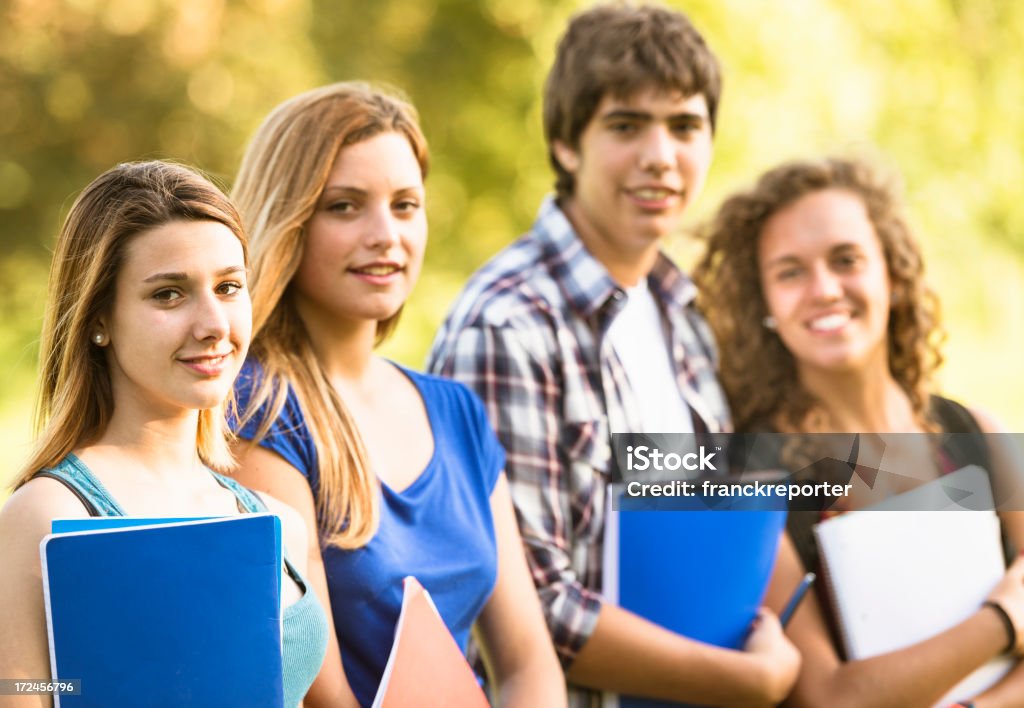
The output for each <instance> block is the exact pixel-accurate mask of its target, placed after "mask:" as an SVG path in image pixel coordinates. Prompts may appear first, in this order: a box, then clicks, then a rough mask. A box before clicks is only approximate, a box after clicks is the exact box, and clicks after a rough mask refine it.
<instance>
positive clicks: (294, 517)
mask: <svg viewBox="0 0 1024 708" xmlns="http://www.w3.org/2000/svg"><path fill="white" fill-rule="evenodd" d="M256 493H257V494H259V497H260V499H262V500H263V503H264V504H266V505H267V509H268V510H269V511H270V513H271V514H276V515H277V517H278V518H280V519H281V540H282V542H283V543H284V547H285V548H286V549H287V550H288V559H289V560H290V561H291V562H292V563H293V564H295V566H296V567H298V569H299V571H301V572H304V571H305V564H306V561H305V559H306V555H307V552H306V546H307V544H308V542H309V536H308V534H307V533H306V522H305V521H303V519H302V515H301V514H299V512H297V511H296V510H295V509H293V508H292V507H290V506H288V505H287V504H285V503H284V502H282V501H280V500H278V499H275V498H274V497H272V496H271V495H269V494H267V493H266V492H256Z"/></svg>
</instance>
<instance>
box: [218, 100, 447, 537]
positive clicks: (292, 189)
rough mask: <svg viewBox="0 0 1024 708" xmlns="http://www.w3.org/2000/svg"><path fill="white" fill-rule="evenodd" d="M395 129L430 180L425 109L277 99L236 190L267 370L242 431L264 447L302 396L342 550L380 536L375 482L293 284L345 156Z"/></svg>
mask: <svg viewBox="0 0 1024 708" xmlns="http://www.w3.org/2000/svg"><path fill="white" fill-rule="evenodd" d="M389 132H393V133H397V134H399V135H401V136H403V137H404V138H405V139H406V140H408V141H409V145H410V146H411V148H412V151H413V154H414V155H415V157H416V161H417V162H418V163H419V166H420V171H421V173H422V175H423V177H424V178H426V176H427V171H428V167H429V161H430V160H429V152H428V149H427V141H426V138H424V137H423V132H422V131H421V130H420V126H419V119H418V116H417V114H416V109H415V108H413V106H412V105H411V104H410V103H408V102H407V101H405V100H404V99H403V98H400V97H399V96H398V95H397V92H394V91H393V90H391V89H388V90H386V91H385V90H382V89H377V88H374V87H372V86H370V85H368V84H365V83H360V82H343V83H336V84H330V85H328V86H322V87H320V88H317V89H313V90H311V91H306V92H305V93H302V94H299V95H298V96H295V97H293V98H291V99H289V100H287V101H285V102H284V103H282V104H280V105H279V106H278V107H277V108H275V109H274V110H273V111H271V113H270V115H269V116H267V118H266V119H265V120H264V121H263V124H262V125H260V127H259V128H258V129H257V131H256V134H255V135H254V136H253V138H252V141H251V142H250V143H249V146H248V148H247V149H246V151H245V156H244V157H243V158H242V165H241V168H240V169H239V171H238V177H237V178H236V180H235V186H234V189H233V190H232V192H231V196H232V198H233V199H234V201H235V204H237V205H238V211H239V212H240V213H241V214H242V219H243V222H244V224H245V226H246V229H247V230H248V232H249V234H250V243H251V247H252V260H253V273H252V277H251V279H250V292H251V293H252V319H253V322H252V326H253V340H252V347H251V349H250V353H251V355H252V356H253V357H254V358H255V359H256V360H257V361H258V362H259V364H260V366H261V367H262V370H263V373H262V376H261V377H259V378H258V380H257V381H255V382H254V383H255V385H254V389H253V392H252V396H251V399H250V401H249V405H248V407H247V409H246V410H245V411H241V414H240V423H239V427H241V426H244V425H245V424H246V423H247V422H249V421H251V420H254V419H256V418H257V417H259V421H260V422H259V427H258V428H257V431H256V435H255V438H254V440H252V441H250V442H251V443H252V444H255V443H258V442H259V441H260V440H261V439H262V438H263V437H264V436H265V435H266V434H267V432H268V431H269V430H270V426H271V424H272V423H273V422H274V420H275V419H276V418H277V417H278V415H280V413H281V410H282V409H283V407H284V403H285V400H286V398H287V395H288V387H289V386H290V387H291V388H292V389H293V390H294V391H295V395H296V396H297V398H298V401H299V406H300V407H301V409H302V413H303V415H304V417H305V422H306V426H307V428H308V430H309V433H310V436H311V437H312V440H313V445H314V447H315V448H316V452H317V460H318V471H319V476H320V485H319V489H318V490H317V496H316V505H317V513H318V516H319V522H320V525H321V530H322V532H323V536H324V537H325V539H326V541H327V542H328V543H329V544H332V545H335V546H338V547H340V548H358V547H360V546H363V545H365V544H366V543H368V542H369V540H370V539H371V538H372V537H373V535H374V533H376V530H377V526H378V524H379V521H380V509H379V504H378V499H377V498H378V496H379V493H378V486H377V478H376V476H375V475H374V473H373V470H372V469H371V468H370V465H369V460H368V456H367V452H366V449H365V447H364V445H363V442H362V438H361V437H360V435H359V430H358V429H357V428H356V425H355V421H353V420H352V415H351V414H350V413H349V411H348V408H347V407H346V406H345V403H344V402H343V401H342V400H341V398H340V397H339V396H338V394H337V393H336V392H335V391H334V388H333V387H332V386H331V384H330V381H329V380H328V377H327V374H326V372H325V371H324V368H323V366H322V365H321V364H320V362H319V360H318V359H317V358H316V354H315V352H314V351H313V345H312V342H311V341H310V339H309V334H308V332H307V330H306V326H305V325H304V324H303V322H302V318H301V317H300V316H299V313H298V310H296V308H295V304H294V301H293V299H292V295H291V289H290V288H289V286H290V284H291V282H292V279H293V278H294V277H295V273H296V271H297V270H298V268H299V264H300V263H301V262H302V254H303V251H304V249H305V246H306V237H307V234H306V224H307V223H308V222H309V220H310V218H312V216H313V212H314V211H315V209H316V205H317V202H318V200H319V199H320V195H321V194H322V193H323V191H324V187H325V186H326V185H327V180H328V177H329V176H330V172H331V167H332V166H333V165H334V161H335V159H336V158H337V156H338V153H339V152H340V151H341V150H343V149H344V148H345V147H347V146H349V145H355V144H356V143H360V142H363V141H364V140H369V139H370V138H372V137H374V136H377V135H380V134H382V133H389ZM400 314H401V309H399V311H398V312H396V313H395V314H394V315H392V316H391V317H389V318H387V319H385V320H381V321H379V322H378V323H377V336H376V341H377V343H378V344H379V343H380V342H381V341H382V340H383V339H384V338H385V337H387V336H388V334H390V333H391V332H392V331H393V330H394V328H395V325H396V324H397V323H398V318H399V315H400ZM261 411H263V412H262V413H261Z"/></svg>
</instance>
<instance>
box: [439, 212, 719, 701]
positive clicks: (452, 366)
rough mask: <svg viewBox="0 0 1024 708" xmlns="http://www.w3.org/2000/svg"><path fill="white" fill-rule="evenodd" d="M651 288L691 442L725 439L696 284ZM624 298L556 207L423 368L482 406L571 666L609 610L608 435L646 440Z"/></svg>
mask: <svg viewBox="0 0 1024 708" xmlns="http://www.w3.org/2000/svg"><path fill="white" fill-rule="evenodd" d="M648 283H649V286H650V289H651V292H652V294H653V295H654V297H655V300H656V301H657V302H658V303H659V306H660V308H661V310H662V314H663V318H664V321H665V323H666V328H665V335H666V342H667V346H668V347H669V352H670V353H671V358H672V362H673V364H674V365H675V369H676V377H677V380H678V384H679V390H680V392H681V394H682V396H683V397H684V400H685V401H686V403H687V404H688V405H689V407H690V410H691V411H692V414H693V419H694V428H695V430H696V431H697V432H704V431H710V432H720V431H723V430H727V429H728V426H729V412H728V407H727V404H726V401H725V396H724V394H723V392H722V390H721V388H720V387H719V385H718V382H717V380H716V378H715V371H714V348H713V344H712V339H711V334H710V331H709V330H708V328H707V325H706V323H705V322H704V320H703V318H702V317H701V316H700V315H699V314H698V313H697V311H696V310H695V308H694V297H695V295H696V288H695V286H694V284H693V282H692V281H691V280H690V279H689V278H687V277H686V275H684V274H683V273H682V272H681V271H680V270H679V269H678V268H677V267H676V266H675V265H674V264H673V263H672V262H671V261H670V260H669V259H668V258H667V257H665V256H664V254H660V255H659V257H658V261H657V263H656V265H655V267H654V269H653V270H652V272H651V274H650V276H649V278H648ZM625 299H626V293H625V291H624V290H623V289H622V288H621V287H620V286H619V285H617V284H616V283H615V281H613V280H612V278H611V276H610V275H609V274H608V271H607V269H605V267H604V266H603V265H602V264H601V263H600V262H599V261H598V260H597V259H595V258H594V257H593V256H592V255H591V254H590V252H589V251H588V250H587V249H586V248H585V247H584V245H583V242H582V241H580V239H579V238H578V237H577V235H576V233H575V231H574V230H573V228H572V225H571V224H570V223H569V220H568V219H567V218H566V217H565V215H564V214H563V213H562V211H561V209H559V207H558V205H557V204H556V202H555V201H554V199H551V198H549V199H547V200H545V202H544V203H543V204H542V205H541V209H540V214H539V215H538V217H537V221H536V222H535V223H534V225H533V228H532V230H531V231H529V232H528V233H527V234H526V235H524V236H523V237H522V238H520V239H519V240H518V241H516V242H515V243H514V244H512V245H511V246H509V247H508V248H506V249H505V250H504V251H502V252H501V253H499V254H498V255H497V256H495V258H494V259H492V260H491V261H490V262H489V263H488V264H487V265H485V266H484V267H483V268H481V269H480V270H479V271H478V272H477V273H476V274H475V275H474V276H473V277H472V278H471V279H470V281H469V283H468V284H467V285H466V288H465V289H464V290H463V292H462V294H461V295H460V296H459V298H458V299H457V300H456V302H455V304H454V306H453V308H452V310H451V312H450V313H449V316H448V318H447V320H446V321H445V323H444V325H443V326H442V327H441V330H440V331H439V332H438V334H437V337H436V339H435V341H434V345H433V348H432V351H431V354H430V357H429V361H428V365H427V366H428V368H429V370H430V371H432V372H433V373H437V374H441V375H443V376H449V377H452V378H455V379H458V380H459V381H462V382H464V383H466V384H467V385H468V386H470V387H471V388H472V389H473V390H474V391H476V392H477V394H479V395H480V397H481V398H482V399H483V401H484V403H485V405H486V408H487V413H488V415H489V416H490V420H491V423H492V425H493V426H494V428H495V430H496V432H497V434H498V437H499V439H500V440H501V442H502V444H503V445H504V446H505V449H506V451H507V453H508V457H507V462H506V465H507V467H506V472H507V475H508V480H509V483H510V487H511V492H512V499H513V502H514V504H515V507H516V514H517V517H518V521H519V524H520V531H521V533H522V537H523V543H524V544H525V547H526V555H527V559H528V560H529V565H530V570H531V572H532V574H533V580H534V583H535V584H536V586H537V589H538V592H539V594H540V599H541V604H542V606H543V609H544V613H545V616H546V619H547V622H548V627H549V629H550V631H551V636H552V639H553V641H554V643H555V648H556V650H557V652H558V655H559V658H560V660H561V662H562V665H563V667H566V668H567V667H568V666H569V665H570V664H571V662H572V660H573V659H574V657H575V656H576V654H577V652H579V650H580V649H581V648H582V646H583V645H584V644H585V643H586V641H587V639H588V638H589V636H590V634H591V632H593V630H594V626H595V624H596V622H597V616H598V613H599V611H600V608H601V603H602V601H603V600H602V597H601V594H600V592H601V565H602V558H601V555H602V542H603V534H604V517H605V497H606V489H607V485H608V482H609V481H610V474H611V438H610V433H611V432H644V431H643V430H642V429H641V428H640V423H639V421H640V411H639V402H638V401H637V400H636V398H635V395H634V394H633V392H632V390H631V389H630V385H629V380H628V377H627V372H626V371H625V370H624V369H623V367H622V363H621V362H620V361H619V358H618V357H617V356H616V354H615V351H614V350H613V348H612V346H611V342H610V341H609V340H608V338H606V337H605V334H606V333H607V331H608V327H609V325H610V324H611V322H612V320H613V319H614V317H615V315H616V314H617V313H618V312H619V311H620V310H621V308H622V306H623V305H624V304H625ZM658 345H659V343H652V346H658ZM598 701H599V694H598V693H596V692H593V691H585V690H580V689H575V688H574V689H572V690H571V691H570V704H571V705H573V706H589V705H598Z"/></svg>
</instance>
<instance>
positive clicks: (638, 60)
mask: <svg viewBox="0 0 1024 708" xmlns="http://www.w3.org/2000/svg"><path fill="white" fill-rule="evenodd" d="M720 86H721V79H720V74H719V67H718V62H717V60H716V59H715V57H714V55H713V54H712V53H711V51H710V50H709V49H708V47H707V46H706V45H705V43H704V40H703V39H702V37H701V36H700V34H699V33H698V32H697V31H696V30H695V29H694V28H693V26H692V25H691V24H690V22H689V21H688V20H687V18H686V17H684V16H683V15H681V14H679V13H677V12H673V11H669V10H666V9H661V8H656V7H649V6H643V7H623V6H618V5H616V6H599V7H596V8H594V9H591V10H589V11H586V12H583V13H581V14H579V15H577V16H575V17H574V18H573V19H572V20H571V22H570V24H569V27H568V29H567V31H566V33H565V35H564V36H563V38H562V40H561V42H560V44H559V47H558V52H557V57H556V59H555V64H554V67H553V68H552V69H551V73H550V75H549V77H548V81H547V86H546V90H545V95H544V124H545V133H546V137H547V143H548V149H549V157H550V160H551V164H552V166H553V167H554V170H555V173H556V175H557V181H556V190H557V195H556V196H555V197H554V198H548V199H547V200H545V201H544V203H543V204H542V205H541V208H540V214H539V216H538V217H537V221H536V222H535V224H534V226H533V228H532V229H531V230H530V231H529V232H528V233H527V234H526V235H525V236H523V237H522V238H520V239H519V240H518V241H516V242H515V243H514V244H512V245H511V246H509V247H508V248H506V249H505V250H504V251H502V252H501V253H499V254H498V255H497V256H496V257H495V258H494V259H493V260H492V261H490V262H489V263H488V264H487V265H485V266H484V267H483V268H481V269H480V270H479V271H478V272H477V273H476V274H475V275H474V276H473V277H472V278H471V280H470V281H469V283H468V284H467V286H466V288H465V290H464V291H463V293H462V294H461V295H460V297H459V298H458V300H457V301H456V303H455V305H454V306H453V308H452V311H451V313H450V314H449V317H448V319H447V321H446V322H445V324H444V325H443V327H442V328H441V330H440V332H439V333H438V335H437V339H436V340H435V342H434V347H433V350H432V352H431V356H430V362H429V368H430V369H431V370H432V371H433V372H435V373H439V374H442V375H445V376H450V377H453V378H456V379H458V380H460V381H463V382H465V383H466V384H468V385H469V386H470V387H471V388H473V389H474V390H475V391H476V392H477V393H478V394H479V395H480V396H481V397H482V398H483V400H484V402H485V404H486V407H487V412H488V414H489V415H490V418H491V421H492V424H493V425H494V427H495V429H496V430H497V433H498V436H499V438H500V439H501V442H502V443H503V444H504V446H505V448H506V450H507V452H508V458H507V473H508V478H509V481H510V483H511V487H512V496H513V500H514V502H515V505H516V512H517V516H518V520H519V523H520V528H521V531H522V535H523V541H524V544H525V547H526V553H527V557H528V559H529V562H530V568H531V571H532V573H533V579H534V582H535V583H536V585H537V589H538V592H539V594H540V597H541V602H542V604H543V606H544V610H545V615H546V618H547V621H548V626H549V628H550V631H551V636H552V639H553V641H554V643H555V647H556V649H557V651H558V654H559V657H560V659H561V661H562V665H563V667H564V668H565V670H566V675H567V678H568V681H569V682H570V684H572V685H571V686H570V689H571V690H570V704H571V705H573V706H596V705H599V704H600V693H599V692H600V691H614V692H619V693H628V694H635V695H643V696H650V697H656V698H664V699H670V700H678V701H690V702H699V703H712V704H736V705H759V704H773V703H777V702H779V701H780V700H782V699H783V698H784V697H785V696H786V694H787V693H788V692H789V689H790V687H791V685H792V683H793V681H794V680H795V678H796V673H797V671H798V668H799V657H798V654H797V652H796V650H795V649H794V648H793V646H792V645H791V644H790V643H789V641H788V640H787V639H786V638H785V636H784V635H783V633H782V630H781V628H780V627H779V624H778V621H777V619H776V618H775V616H774V615H773V614H771V613H770V612H768V613H766V614H763V615H762V616H761V617H760V619H759V620H758V621H757V623H756V624H757V626H756V628H755V629H754V630H753V632H752V633H751V635H750V639H749V641H748V642H747V645H746V647H745V649H746V650H745V651H729V650H725V649H719V648H716V647H711V646H708V645H705V644H701V643H699V642H695V641H693V640H689V639H686V638H685V637H682V636H680V635H677V634H674V633H672V632H670V631H668V630H665V629H662V628H660V627H657V626H656V625H653V624H651V623H649V622H647V621H646V620H643V619H641V618H640V617H638V616H636V615H634V614H632V613H630V612H628V611H626V610H624V609H622V608H619V607H617V606H615V605H614V604H612V603H609V602H606V601H605V600H604V599H603V598H602V596H601V593H600V589H601V556H602V545H603V544H602V540H603V533H604V517H605V509H606V490H607V486H608V483H609V481H610V469H611V452H610V434H611V433H612V432H684V433H685V432H706V431H710V432H719V431H724V430H728V427H729V412H728V408H727V405H726V402H725V398H724V395H723V393H722V390H721V388H720V387H719V385H718V382H717V380H716V379H715V372H714V362H713V352H714V349H713V343H712V341H711V338H710V334H709V331H708V329H707V327H706V325H705V323H704V321H703V320H702V318H701V316H700V315H699V313H698V312H697V311H696V309H695V308H694V304H693V300H694V296H695V289H694V285H693V283H692V282H691V281H690V280H689V278H688V277H687V276H686V275H685V274H684V273H682V272H681V271H680V270H679V269H678V268H677V267H676V266H675V265H674V264H673V263H672V262H671V261H670V260H669V259H668V258H667V257H666V256H665V255H664V254H662V253H661V251H660V248H659V247H660V244H661V241H662V239H663V238H664V237H665V236H666V235H667V234H669V233H670V232H672V231H673V230H674V229H675V228H676V227H677V226H678V225H679V222H680V219H681V217H682V216H683V214H684V212H685V211H686V209H687V208H688V207H689V205H690V204H691V203H692V202H693V201H694V199H695V198H696V197H697V195H698V193H699V192H700V190H701V187H702V186H703V184H704V179H705V176H706V175H707V171H708V167H709V166H710V163H711V153H712V132H713V129H714V123H715V113H716V109H717V106H718V97H719V92H720Z"/></svg>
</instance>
